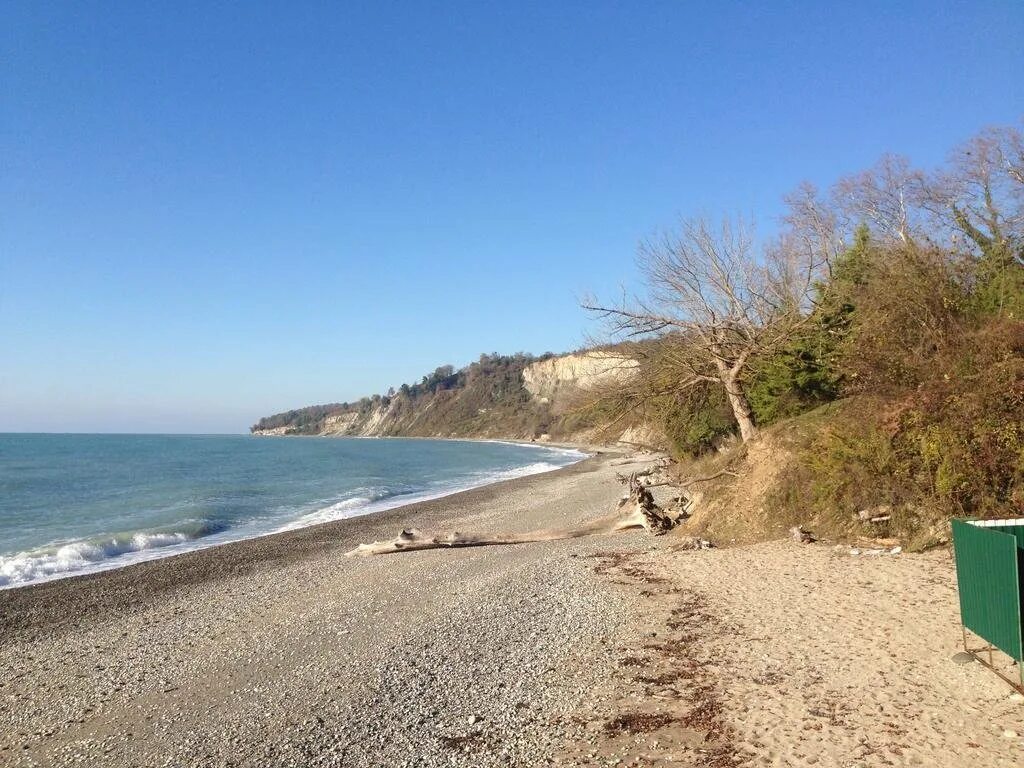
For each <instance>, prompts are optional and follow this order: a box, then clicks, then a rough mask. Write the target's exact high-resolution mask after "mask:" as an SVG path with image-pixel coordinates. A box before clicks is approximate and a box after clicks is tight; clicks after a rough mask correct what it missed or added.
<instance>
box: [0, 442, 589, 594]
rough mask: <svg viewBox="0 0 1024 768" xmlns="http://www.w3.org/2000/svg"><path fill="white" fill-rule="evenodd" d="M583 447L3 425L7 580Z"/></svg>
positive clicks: (412, 496)
mask: <svg viewBox="0 0 1024 768" xmlns="http://www.w3.org/2000/svg"><path fill="white" fill-rule="evenodd" d="M584 457H585V455H584V454H583V453H580V452H579V451H575V450H570V449H565V448H556V447H552V446H540V445H524V444H518V443H506V442H498V441H493V442H491V441H464V440H430V439H414V438H343V437H259V436H250V435H79V434H75V435H56V434H0V589H4V588H8V589H9V588H12V587H20V586H24V585H27V584H34V583H38V582H41V581H48V580H51V579H57V578H62V577H67V576H75V575H78V574H82V573H89V572H93V571H99V570H105V569H109V568H118V567H121V566H124V565H127V564H129V563H135V562H140V561H142V560H151V559H154V558H159V557H166V556H169V555H173V554H177V553H180V552H186V551H189V550H195V549H201V548H204V547H213V546H217V545H219V544H224V543H226V542H230V541H238V540H240V539H248V538H253V537H256V536H264V535H267V534H271V533H276V532H279V531H287V530H292V529H295V528H302V527H305V526H309V525H316V524H318V523H325V522H329V521H332V520H341V519H344V518H348V517H355V516H357V515H369V514H373V513H375V512H379V511H381V510H385V509H391V508H394V507H397V506H401V505H403V504H410V503H413V502H417V501H422V500H426V499H433V498H438V497H441V496H445V495H448V494H451V493H455V492H458V491H462V490H468V489H470V488H476V487H479V486H482V485H487V484H489V483H494V482H497V481H499V480H505V479H510V478H515V477H523V476H525V475H532V474H537V473H540V472H547V471H550V470H554V469H558V468H559V467H564V466H567V465H569V464H572V463H574V462H577V461H579V460H581V459H582V458H584Z"/></svg>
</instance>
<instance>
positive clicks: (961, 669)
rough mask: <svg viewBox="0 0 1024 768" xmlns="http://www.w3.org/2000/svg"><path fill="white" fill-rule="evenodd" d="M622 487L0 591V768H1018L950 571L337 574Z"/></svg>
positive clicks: (459, 561) (463, 508)
mask: <svg viewBox="0 0 1024 768" xmlns="http://www.w3.org/2000/svg"><path fill="white" fill-rule="evenodd" d="M622 461H623V459H622V458H621V457H614V458H613V457H611V456H609V455H601V456H596V457H594V458H591V459H588V460H586V461H584V462H582V463H580V464H578V465H575V466H573V467H570V468H567V469H564V470H559V471H556V472H552V473H549V474H545V475H537V476H532V477H526V478H521V479H517V480H512V481H507V482H503V483H499V484H496V485H493V486H488V487H486V488H481V489H477V490H474V491H469V492H465V493H461V494H457V495H455V496H451V497H447V498H444V499H438V500H435V501H430V502H425V503H422V504H417V505H414V506H410V507H405V508H400V509H397V510H391V511H388V512H384V513H379V514H376V515H372V516H368V517H364V518H356V519H352V520H347V521H341V522H337V523H330V524H326V525H322V526H317V527H314V528H307V529H303V530H298V531H293V532H289V533H285V534H278V535H274V536H267V537H263V538H260V539H255V540H251V541H245V542H238V543H235V544H230V545H225V546H222V547H217V548H214V549H209V550H203V551H199V552H194V553H189V554H185V555H180V556H176V557H172V558H167V559H164V560H157V561H153V562H148V563H142V564H138V565H134V566H130V567H127V568H123V569H120V570H116V571H109V572H105V573H100V574H94V575H89V576H84V577H79V578H74V579H66V580H62V581H56V582H51V583H46V584H41V585H37V586H33V587H28V588H23V589H15V590H7V591H4V592H0V633H2V637H3V643H2V645H0V764H2V765H11V766H36V765H38V766H65V765H90V766H435V765H437V766H440V765H445V766H449V765H462V766H535V765H545V764H564V765H581V766H582V765H595V766H596V765H644V766H661V765H682V766H732V765H757V766H851V767H852V766H883V765H923V766H959V765H971V766H1004V765H1005V766H1008V765H1019V764H1020V761H1021V760H1024V739H1022V737H1021V735H1018V734H1024V704H1022V703H1021V702H1020V701H1019V700H1017V697H1013V696H1011V694H1012V691H1011V690H1010V689H1009V688H1008V687H1007V686H1006V685H1005V684H1004V683H1002V682H1000V681H999V680H998V679H997V678H995V676H994V675H992V674H991V673H990V672H988V671H986V670H984V669H982V668H981V667H980V665H978V664H964V665H960V664H956V663H954V662H953V660H952V657H953V655H954V654H955V653H956V652H957V650H958V643H959V640H960V630H959V623H958V620H957V607H956V592H955V578H954V573H953V567H952V561H951V557H950V555H949V553H948V552H945V551H940V552H933V553H931V554H928V555H899V556H888V557H875V558H866V557H851V556H849V555H848V554H847V555H843V554H841V553H838V552H836V551H835V550H834V549H833V548H832V547H831V546H829V545H827V544H815V545H804V546H801V545H798V544H794V543H791V542H775V543H769V544H759V545H752V546H745V547H735V548H726V549H718V550H711V551H697V552H693V551H682V550H681V549H679V546H678V545H679V541H680V540H679V539H678V538H676V537H674V536H672V535H667V536H663V537H658V538H651V537H648V536H647V535H645V534H643V533H638V532H631V533H622V534H616V535H613V536H601V537H593V538H586V539H574V540H568V541H552V542H544V543H535V544H527V545H520V546H504V547H486V548H473V549H463V550H456V551H427V552H416V553H407V554H401V555H392V556H383V557H373V558H367V559H346V558H344V557H343V553H344V552H345V551H346V550H348V549H350V548H352V547H354V546H355V545H356V544H358V543H361V542H366V541H371V540H376V539H383V538H390V537H391V536H393V535H394V534H395V533H396V532H397V530H398V529H400V528H401V527H402V526H405V525H415V526H417V527H419V528H421V529H424V530H428V531H438V532H441V531H450V530H463V531H479V532H497V531H506V530H508V531H527V530H531V529H535V528H541V527H549V526H554V525H564V524H572V523H577V522H581V521H584V520H588V519H590V518H594V517H598V516H600V515H604V514H607V513H608V512H609V510H610V509H612V508H614V504H615V501H616V500H617V498H618V497H619V495H620V493H621V486H620V485H618V484H617V483H616V482H615V473H616V472H621V471H623V470H624V469H629V467H624V466H623V465H622ZM642 465H643V462H642V461H640V463H639V464H638V465H637V466H642Z"/></svg>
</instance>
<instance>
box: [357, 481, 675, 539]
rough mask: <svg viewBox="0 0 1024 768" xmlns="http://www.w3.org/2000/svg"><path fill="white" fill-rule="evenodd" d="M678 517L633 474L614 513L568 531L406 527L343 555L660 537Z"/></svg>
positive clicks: (673, 524)
mask: <svg viewBox="0 0 1024 768" xmlns="http://www.w3.org/2000/svg"><path fill="white" fill-rule="evenodd" d="M677 522H678V517H675V516H673V515H672V514H670V513H667V512H666V511H665V510H663V509H662V508H661V507H659V506H658V505H657V504H656V503H655V502H654V496H653V495H652V494H651V492H650V490H649V489H648V488H647V486H645V485H644V484H643V483H642V482H641V481H640V480H639V479H637V477H636V475H635V474H633V475H631V476H630V478H629V495H628V496H627V497H625V498H624V499H623V500H622V501H620V502H619V508H618V510H617V511H616V512H614V513H612V514H610V515H606V516H604V517H599V518H597V519H596V520H590V521H588V522H586V523H582V524H581V525H577V526H573V527H570V528H549V529H543V530H539V531H529V532H527V533H493V534H473V533H460V532H458V531H455V532H452V533H446V534H442V535H438V536H433V535H430V534H427V533H424V532H423V531H420V530H418V529H416V528H407V529H405V530H403V531H402V532H401V533H400V534H398V536H396V537H395V538H393V539H390V540H388V541H375V542H372V543H370V544H360V545H359V546H358V547H356V548H355V549H353V550H350V551H349V552H346V553H345V556H346V557H366V556H369V555H385V554H392V553H395V552H414V551H416V550H421V549H454V548H456V547H487V546H499V545H504V544H526V543H528V542H534V541H555V540H558V539H578V538H581V537H583V536H596V535H601V534H607V533H616V532H617V531H623V530H627V529H630V528H643V529H644V530H646V531H647V532H648V533H651V534H653V535H655V536H659V535H661V534H663V533H665V532H666V531H669V530H671V529H672V528H674V527H675V525H676V524H677Z"/></svg>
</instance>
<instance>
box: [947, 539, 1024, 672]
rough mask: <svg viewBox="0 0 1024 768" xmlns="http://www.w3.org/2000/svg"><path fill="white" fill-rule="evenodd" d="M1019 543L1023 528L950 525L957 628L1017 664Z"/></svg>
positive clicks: (1021, 653)
mask: <svg viewBox="0 0 1024 768" xmlns="http://www.w3.org/2000/svg"><path fill="white" fill-rule="evenodd" d="M1017 529H1019V530H1020V533H1018V530H1017ZM1018 542H1020V544H1018ZM1021 545H1024V526H1005V527H980V526H975V525H971V524H970V523H969V522H966V521H964V520H954V521H953V549H954V551H955V553H956V579H957V585H958V587H959V591H960V617H961V619H962V621H963V624H964V626H965V627H967V628H968V629H969V630H971V632H973V633H974V634H976V635H978V636H979V637H982V638H984V639H985V640H988V642H990V643H992V645H994V646H995V647H996V648H998V649H1000V650H1001V651H1003V652H1004V653H1006V654H1009V655H1010V656H1012V657H1013V658H1014V659H1017V660H1018V661H1020V660H1022V659H1024V639H1022V637H1021V635H1022V632H1024V629H1022V622H1021V612H1022V605H1021V588H1022V583H1021V573H1022V567H1024V556H1022V552H1024V550H1022V549H1021Z"/></svg>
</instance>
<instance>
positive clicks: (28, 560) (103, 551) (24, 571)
mask: <svg viewBox="0 0 1024 768" xmlns="http://www.w3.org/2000/svg"><path fill="white" fill-rule="evenodd" d="M194 539H195V537H194V535H192V534H190V533H186V532H184V531H171V532H151V533H146V532H139V533H134V534H131V535H128V536H124V537H118V536H113V537H109V538H100V539H94V540H84V541H72V542H68V543H66V544H61V545H54V546H51V547H43V548H40V549H35V550H29V551H26V552H17V553H15V554H13V555H6V556H2V555H0V587H16V586H21V585H23V584H28V583H31V582H36V581H47V580H48V579H52V578H57V577H60V576H66V575H69V574H72V573H88V572H91V571H96V570H103V568H104V567H113V564H112V563H111V561H112V560H114V559H117V558H122V559H123V562H122V563H118V564H119V565H120V564H125V563H127V562H129V559H128V558H126V557H125V556H127V555H132V554H135V553H142V552H148V551H150V550H156V549H161V548H163V547H171V546H174V545H176V544H183V543H185V542H189V541H193V540H194ZM138 559H140V558H135V559H133V560H130V561H131V562H135V561H137V560H138ZM141 559H149V558H141Z"/></svg>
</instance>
